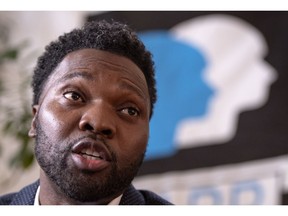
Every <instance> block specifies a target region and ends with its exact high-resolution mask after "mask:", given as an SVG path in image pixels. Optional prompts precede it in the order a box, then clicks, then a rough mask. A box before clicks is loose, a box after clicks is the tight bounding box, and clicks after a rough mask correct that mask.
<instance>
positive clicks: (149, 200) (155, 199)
mask: <svg viewBox="0 0 288 216" xmlns="http://www.w3.org/2000/svg"><path fill="white" fill-rule="evenodd" d="M139 192H140V193H141V194H142V195H143V197H144V199H145V202H146V205H172V203H170V202H169V201H167V200H165V199H164V198H162V197H161V196H159V195H158V194H156V193H154V192H152V191H148V190H139Z"/></svg>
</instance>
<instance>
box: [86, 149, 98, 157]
mask: <svg viewBox="0 0 288 216" xmlns="http://www.w3.org/2000/svg"><path fill="white" fill-rule="evenodd" d="M81 153H82V154H83V156H86V158H87V157H89V159H90V158H91V159H95V157H97V158H100V154H99V153H98V152H96V151H93V150H91V149H85V150H82V151H81Z"/></svg>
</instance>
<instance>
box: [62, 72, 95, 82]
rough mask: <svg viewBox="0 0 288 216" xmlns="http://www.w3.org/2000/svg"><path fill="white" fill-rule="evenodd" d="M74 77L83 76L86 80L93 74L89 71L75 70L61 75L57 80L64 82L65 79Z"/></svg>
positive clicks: (91, 77)
mask: <svg viewBox="0 0 288 216" xmlns="http://www.w3.org/2000/svg"><path fill="white" fill-rule="evenodd" d="M75 77H82V78H85V79H87V80H91V79H93V76H92V75H91V74H90V73H86V72H78V71H77V72H74V73H69V74H66V75H65V76H63V77H61V78H60V79H59V81H58V82H64V81H66V80H69V79H73V78H75Z"/></svg>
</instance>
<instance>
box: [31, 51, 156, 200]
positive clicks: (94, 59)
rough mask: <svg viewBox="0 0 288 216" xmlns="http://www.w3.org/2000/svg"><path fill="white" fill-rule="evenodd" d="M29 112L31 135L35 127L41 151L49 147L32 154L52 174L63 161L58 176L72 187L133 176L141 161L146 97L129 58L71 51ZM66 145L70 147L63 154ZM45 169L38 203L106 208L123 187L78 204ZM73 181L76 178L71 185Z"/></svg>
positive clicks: (146, 130)
mask: <svg viewBox="0 0 288 216" xmlns="http://www.w3.org/2000/svg"><path fill="white" fill-rule="evenodd" d="M33 113H34V118H33V121H32V125H31V129H30V131H29V135H30V136H31V137H37V135H39V133H40V132H39V131H40V130H37V125H39V126H41V130H42V132H41V133H45V138H43V139H38V142H40V143H38V144H37V143H36V145H38V146H39V148H38V149H40V152H41V151H42V152H43V149H47V151H46V150H45V153H42V154H40V156H38V158H37V156H36V158H37V160H38V161H39V158H40V163H39V164H40V167H41V164H42V163H41V158H44V159H43V161H49V160H51V164H52V165H51V167H52V168H51V170H52V171H53V162H55V164H57V162H58V158H62V157H63V164H65V166H64V168H63V169H61V172H62V173H65V175H66V173H67V176H69V178H68V177H67V180H71V179H72V180H71V182H72V183H71V184H74V183H75V184H76V183H77V182H78V181H82V183H81V184H80V185H89V184H94V183H95V184H96V185H97V186H99V187H102V186H103V185H104V184H105V183H106V182H109V180H108V179H109V176H111V175H112V174H113V173H118V172H119V173H122V176H129V175H130V176H131V178H132V176H134V175H135V173H134V171H135V170H137V169H138V165H139V164H140V163H141V162H142V160H143V155H144V153H145V150H146V145H147V142H148V137H149V116H150V98H149V93H148V87H147V83H146V80H145V77H144V75H143V72H142V71H141V70H140V69H139V68H138V67H137V66H136V65H135V64H134V63H133V62H132V61H131V60H129V59H128V58H125V57H121V56H118V55H115V54H112V53H109V52H106V51H99V50H95V49H82V50H78V51H74V52H72V53H69V54H68V55H67V56H66V57H65V58H64V59H63V61H62V62H61V63H60V64H59V65H58V67H57V68H56V69H55V71H54V72H53V73H52V75H51V76H50V77H49V79H48V80H47V82H46V84H45V86H44V89H43V92H42V94H41V97H40V100H39V104H38V105H35V106H33ZM37 133H38V134H37ZM42 137H43V136H42ZM82 137H84V138H83V139H82ZM36 140H37V139H36ZM39 140H40V141H39ZM41 140H42V141H41ZM67 143H73V144H71V148H69V149H68V150H65V149H64V148H65V146H68V144H67ZM51 149H52V150H51ZM60 152H61V153H60ZM43 155H44V156H43ZM63 155H65V157H64V156H63ZM46 157H47V158H46ZM50 158H54V161H52V159H50ZM59 160H60V159H59ZM57 166H58V165H57ZM57 166H56V165H55V168H57ZM43 167H44V166H43ZM43 167H41V170H40V203H41V205H45V204H47V205H59V204H66V205H67V204H107V203H109V202H110V201H111V200H113V199H114V198H116V197H118V196H119V195H121V194H122V193H123V191H124V189H125V188H121V187H120V188H119V189H117V190H116V189H115V190H116V191H113V193H111V194H110V193H107V196H106V195H105V197H97V198H95V199H94V198H93V196H92V197H91V198H89V200H85V201H83V200H81V199H79V200H77V198H74V197H71V196H70V197H69V196H68V195H67V193H66V192H65V189H63V188H61V187H59V185H57V183H55V181H53V180H52V179H53V178H52V177H51V176H50V174H47V173H48V172H47V171H46V168H45V169H44V168H43ZM127 170H131V172H130V171H127ZM132 170H134V171H132ZM55 175H56V174H55ZM65 175H64V176H65ZM74 177H77V178H78V177H79V179H77V178H76V180H75V182H74ZM115 181H116V180H115ZM117 182H119V181H117ZM103 187H104V188H105V186H103ZM79 190H81V186H80V189H79ZM89 190H90V189H89V188H88V189H87V191H89ZM93 190H94V189H93ZM93 190H90V191H93ZM66 191H67V190H66ZM68 191H70V189H69V188H68ZM99 193H100V192H99ZM88 194H90V193H87V195H88ZM84 195H85V194H84ZM95 195H97V193H95ZM75 197H76V196H75ZM84 197H85V196H84ZM95 197H96V196H95Z"/></svg>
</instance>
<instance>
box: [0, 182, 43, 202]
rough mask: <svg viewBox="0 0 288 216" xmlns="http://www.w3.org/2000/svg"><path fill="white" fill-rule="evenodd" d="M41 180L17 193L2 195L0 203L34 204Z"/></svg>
mask: <svg viewBox="0 0 288 216" xmlns="http://www.w3.org/2000/svg"><path fill="white" fill-rule="evenodd" d="M38 186H39V180H38V181H36V182H34V183H33V184H30V185H28V186H26V187H24V188H23V189H21V190H20V191H19V192H17V193H9V194H5V195H2V196H0V205H33V204H34V199H35V195H36V191H37V188H38Z"/></svg>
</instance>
